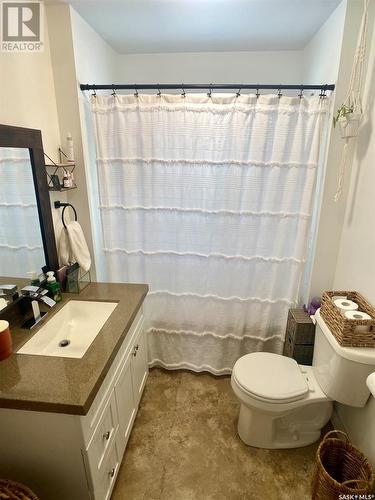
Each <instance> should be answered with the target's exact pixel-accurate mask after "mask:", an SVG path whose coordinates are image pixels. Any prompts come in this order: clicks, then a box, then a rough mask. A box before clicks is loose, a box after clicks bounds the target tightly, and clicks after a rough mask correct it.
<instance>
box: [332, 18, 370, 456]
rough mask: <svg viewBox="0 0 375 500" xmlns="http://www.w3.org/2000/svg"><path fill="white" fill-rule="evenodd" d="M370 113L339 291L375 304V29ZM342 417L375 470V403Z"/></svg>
mask: <svg viewBox="0 0 375 500" xmlns="http://www.w3.org/2000/svg"><path fill="white" fill-rule="evenodd" d="M371 19H372V20H373V19H374V15H372V17H370V20H371ZM371 25H372V23H371V22H370V24H369V26H371ZM369 46H370V44H369ZM364 113H365V116H364V121H363V124H362V126H361V130H360V135H359V137H358V142H357V147H356V151H355V156H354V161H353V165H352V168H351V175H350V173H349V174H348V176H347V177H348V178H350V190H349V196H348V203H347V206H346V213H345V221H344V226H343V231H342V236H341V241H340V251H339V255H338V260H337V266H336V273H335V280H334V288H335V289H337V290H358V291H359V292H360V293H362V294H363V295H364V296H365V297H366V298H367V299H368V300H369V301H370V302H371V303H372V304H375V258H374V256H375V188H374V186H375V161H374V159H375V30H374V33H373V36H372V43H371V53H370V57H369V66H368V72H367V78H366V86H365V98H364ZM337 412H338V414H339V417H340V418H341V420H342V422H343V424H344V426H345V428H346V429H347V431H348V432H349V435H350V437H351V439H352V440H353V441H354V443H355V444H357V445H358V446H359V447H360V448H361V449H362V450H363V451H364V452H365V453H366V454H367V455H368V456H369V457H370V459H371V461H372V463H373V464H374V466H375V398H373V397H371V398H370V399H369V401H368V403H367V405H366V407H365V408H364V409H356V408H350V407H348V406H344V405H337Z"/></svg>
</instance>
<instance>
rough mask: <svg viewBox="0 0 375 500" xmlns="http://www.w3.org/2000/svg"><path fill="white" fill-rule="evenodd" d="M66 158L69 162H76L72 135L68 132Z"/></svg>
mask: <svg viewBox="0 0 375 500" xmlns="http://www.w3.org/2000/svg"><path fill="white" fill-rule="evenodd" d="M66 156H67V158H68V161H69V162H74V146H73V138H72V134H71V133H70V132H68V135H67V136H66Z"/></svg>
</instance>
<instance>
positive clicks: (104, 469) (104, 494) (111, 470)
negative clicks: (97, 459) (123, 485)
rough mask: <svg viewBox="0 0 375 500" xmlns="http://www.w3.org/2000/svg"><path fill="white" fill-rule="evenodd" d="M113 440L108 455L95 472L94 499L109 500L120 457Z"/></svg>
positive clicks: (115, 440)
mask: <svg viewBox="0 0 375 500" xmlns="http://www.w3.org/2000/svg"><path fill="white" fill-rule="evenodd" d="M116 435H117V431H116V433H115V436H114V437H115V439H114V440H113V442H112V444H111V447H110V448H109V451H108V454H107V455H106V457H105V459H104V460H103V463H102V465H101V467H100V469H99V470H98V472H97V482H96V486H95V492H94V493H95V499H98V500H109V498H110V496H111V493H112V489H113V486H114V484H115V481H116V477H117V474H118V471H119V468H120V463H121V455H120V452H119V447H118V443H117V439H116Z"/></svg>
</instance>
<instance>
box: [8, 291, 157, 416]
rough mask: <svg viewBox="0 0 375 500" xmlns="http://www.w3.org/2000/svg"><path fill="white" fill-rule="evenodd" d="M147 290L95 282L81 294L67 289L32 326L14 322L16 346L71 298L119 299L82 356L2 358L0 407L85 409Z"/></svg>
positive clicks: (78, 412) (81, 412)
mask: <svg viewBox="0 0 375 500" xmlns="http://www.w3.org/2000/svg"><path fill="white" fill-rule="evenodd" d="M147 292H148V286H147V285H141V284H139V285H138V284H116V283H91V284H90V285H89V286H88V287H87V288H85V289H84V290H83V291H82V292H81V293H80V294H79V295H78V294H64V296H63V301H62V302H61V303H59V304H58V305H56V306H55V307H54V308H53V309H51V310H50V312H49V313H48V316H47V317H46V320H44V321H42V323H41V325H40V326H38V327H35V328H34V329H33V330H32V331H30V330H25V329H21V328H20V327H17V326H13V327H12V339H13V348H14V351H16V350H18V349H19V348H20V347H21V345H23V344H24V343H25V342H26V341H27V340H29V339H30V338H31V337H32V336H33V335H34V334H35V333H36V332H37V331H38V330H39V328H40V327H41V326H43V325H44V324H45V323H46V322H47V321H48V317H52V315H53V314H55V313H56V312H57V311H58V310H60V308H61V307H62V306H63V305H64V304H65V303H66V302H67V301H68V300H74V299H75V300H99V301H100V300H103V301H106V302H107V301H111V302H118V306H117V307H116V309H115V310H114V311H113V313H112V314H111V316H110V317H109V319H108V321H107V322H106V323H105V325H104V326H103V328H102V329H101V330H100V332H99V333H98V335H97V336H96V338H95V339H94V341H93V342H92V344H91V346H90V347H89V349H88V350H87V352H86V353H85V355H84V356H83V357H82V358H79V359H78V358H59V357H55V356H35V355H29V354H16V353H14V354H12V355H11V356H10V357H9V358H8V359H6V360H4V361H1V362H0V408H16V409H22V410H34V411H46V412H53V413H68V414H73V415H86V413H87V412H88V410H89V408H90V406H91V403H92V402H93V400H94V398H95V396H96V394H97V392H98V390H99V388H100V386H101V383H102V381H103V380H104V377H105V375H106V374H107V372H108V370H109V368H110V366H111V363H112V361H113V360H114V358H115V356H116V354H117V352H118V350H119V348H120V346H121V344H122V342H123V340H124V339H125V337H126V335H127V333H128V331H129V328H130V326H131V324H132V322H133V320H134V318H135V316H136V314H137V312H138V310H139V309H140V307H141V305H142V302H143V300H144V298H145V297H146V295H147Z"/></svg>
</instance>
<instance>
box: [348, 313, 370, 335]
mask: <svg viewBox="0 0 375 500" xmlns="http://www.w3.org/2000/svg"><path fill="white" fill-rule="evenodd" d="M344 314H345V318H348V319H372V318H371V316H369V315H368V314H367V313H365V312H362V311H345V313H344ZM354 331H355V332H369V331H370V325H368V326H367V325H357V326H356V327H355V328H354Z"/></svg>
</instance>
